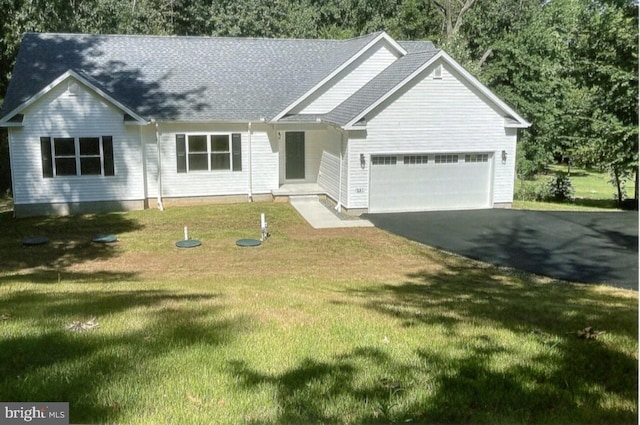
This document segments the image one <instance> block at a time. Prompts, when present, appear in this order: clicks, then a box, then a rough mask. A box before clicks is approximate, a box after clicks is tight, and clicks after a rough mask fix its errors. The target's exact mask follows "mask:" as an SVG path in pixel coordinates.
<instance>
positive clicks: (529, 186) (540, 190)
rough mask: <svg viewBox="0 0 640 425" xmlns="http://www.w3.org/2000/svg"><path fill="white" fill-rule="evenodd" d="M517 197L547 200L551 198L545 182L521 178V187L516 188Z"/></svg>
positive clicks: (527, 199) (529, 199)
mask: <svg viewBox="0 0 640 425" xmlns="http://www.w3.org/2000/svg"><path fill="white" fill-rule="evenodd" d="M515 198H516V199H520V200H521V201H537V202H540V201H545V200H547V199H548V198H549V191H548V187H547V185H546V184H544V183H537V182H535V181H526V180H520V187H518V188H517V189H516V193H515Z"/></svg>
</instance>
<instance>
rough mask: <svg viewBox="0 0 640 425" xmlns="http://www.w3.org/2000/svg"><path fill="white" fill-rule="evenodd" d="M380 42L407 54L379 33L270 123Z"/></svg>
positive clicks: (387, 37)
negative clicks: (382, 41) (384, 42)
mask: <svg viewBox="0 0 640 425" xmlns="http://www.w3.org/2000/svg"><path fill="white" fill-rule="evenodd" d="M380 40H384V41H386V42H387V43H389V45H390V46H391V47H393V48H394V49H395V50H396V51H397V52H398V53H399V54H400V55H401V56H404V55H406V54H407V51H406V50H405V49H403V48H402V46H400V44H398V42H397V41H395V40H394V39H393V38H391V37H390V36H389V34H387V33H386V32H384V31H383V32H381V33H380V34H379V35H378V36H377V37H376V38H374V39H373V40H371V41H370V42H369V43H368V44H367V45H366V46H364V47H363V48H362V49H360V50H359V51H358V52H357V53H356V54H355V55H353V56H352V57H351V58H349V60H347V61H346V62H344V63H343V64H342V65H340V66H339V67H338V68H337V69H336V70H335V71H333V72H332V73H331V74H329V75H327V76H326V77H325V78H324V79H322V81H320V82H319V83H318V84H316V85H315V86H313V87H312V88H311V89H310V90H309V91H307V92H306V93H305V94H303V95H302V96H301V97H300V98H298V99H297V100H296V101H294V102H293V103H292V104H290V105H289V106H287V107H286V108H285V109H284V110H282V112H280V113H279V114H278V115H276V116H275V117H273V119H272V120H271V122H276V121H278V120H280V119H281V118H282V117H284V116H285V115H286V114H287V113H289V112H290V111H291V110H292V109H294V108H295V107H296V106H298V105H299V104H300V103H302V102H304V101H305V100H306V99H307V98H309V97H310V96H311V95H312V94H313V93H315V92H316V91H318V90H319V89H320V88H321V87H322V86H324V85H325V84H326V83H327V82H328V81H330V80H331V79H332V78H334V77H335V76H336V75H338V74H340V72H342V71H343V70H344V69H345V68H347V67H348V66H349V65H350V64H352V63H353V62H355V61H356V60H357V59H358V58H359V57H361V56H362V55H364V54H365V53H366V52H367V51H368V50H369V49H371V48H372V47H373V46H375V45H376V44H377V43H378V42H379V41H380Z"/></svg>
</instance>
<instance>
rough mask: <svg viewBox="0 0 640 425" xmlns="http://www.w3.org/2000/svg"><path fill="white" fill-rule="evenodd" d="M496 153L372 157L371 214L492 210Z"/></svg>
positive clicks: (370, 183)
mask: <svg viewBox="0 0 640 425" xmlns="http://www.w3.org/2000/svg"><path fill="white" fill-rule="evenodd" d="M493 161H494V156H493V154H492V153H487V152H480V153H438V154H413V153H412V154H390V155H372V156H371V162H370V164H371V174H370V182H369V211H370V212H372V213H376V212H397V211H424V210H455V209H472V208H490V207H491V206H492V205H491V196H492V195H491V194H492V185H491V182H492V180H493V179H492V173H493Z"/></svg>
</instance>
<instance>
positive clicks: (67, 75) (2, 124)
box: [0, 69, 148, 127]
mask: <svg viewBox="0 0 640 425" xmlns="http://www.w3.org/2000/svg"><path fill="white" fill-rule="evenodd" d="M68 78H73V79H74V80H76V81H78V82H79V83H81V84H82V85H84V86H86V87H88V88H89V89H91V90H93V91H94V92H95V93H96V94H97V95H98V96H100V97H102V98H103V99H105V100H106V101H108V102H109V103H111V104H112V105H114V106H116V107H117V108H118V109H120V110H122V111H123V112H124V113H126V114H128V115H131V117H133V118H134V119H135V120H136V122H137V124H139V125H146V124H148V121H147V120H145V119H144V118H142V117H141V116H140V115H138V114H136V113H135V112H133V111H132V110H131V109H129V108H127V107H126V106H124V105H123V104H122V103H120V102H118V101H117V100H115V99H114V98H112V97H111V96H109V95H108V94H107V93H105V92H104V91H102V90H100V89H99V88H97V87H96V86H94V85H93V84H91V83H90V82H89V81H88V80H87V79H86V78H83V77H82V76H80V74H78V73H77V72H75V71H73V70H71V69H70V70H68V71H67V72H65V73H64V74H62V75H61V76H59V77H58V78H56V79H55V80H53V81H52V82H51V83H49V84H48V85H47V86H45V87H44V88H43V89H42V90H40V91H39V92H38V93H36V94H35V95H33V96H32V97H30V98H29V99H27V100H26V101H25V102H23V103H22V104H21V105H19V106H18V107H17V108H15V109H14V110H13V111H11V112H9V113H8V114H7V115H5V116H4V117H3V118H2V119H1V120H0V127H15V126H16V125H11V123H9V120H10V119H11V118H12V117H13V116H14V115H16V114H18V113H20V112H21V111H22V110H24V109H26V108H27V107H29V106H30V105H32V104H33V103H35V102H36V101H37V100H38V99H40V98H41V97H42V96H44V95H46V94H47V93H49V92H50V91H51V90H53V89H54V88H56V87H57V86H58V85H60V84H62V83H63V82H65V81H66V80H67V79H68Z"/></svg>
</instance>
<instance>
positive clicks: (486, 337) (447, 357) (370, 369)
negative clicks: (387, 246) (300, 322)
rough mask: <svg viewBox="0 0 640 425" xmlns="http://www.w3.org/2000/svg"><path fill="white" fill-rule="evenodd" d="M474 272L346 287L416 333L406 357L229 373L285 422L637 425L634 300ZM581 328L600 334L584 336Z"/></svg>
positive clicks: (384, 353)
mask: <svg viewBox="0 0 640 425" xmlns="http://www.w3.org/2000/svg"><path fill="white" fill-rule="evenodd" d="M480 267H483V268H478V266H477V264H475V263H470V264H469V265H468V266H463V267H460V266H452V265H447V267H446V268H445V270H444V271H442V272H439V273H432V272H426V271H425V272H419V273H415V274H411V275H409V276H407V281H406V282H405V283H401V284H388V285H380V286H373V287H369V288H366V289H359V290H353V291H351V295H353V296H355V297H357V299H359V300H361V301H362V302H363V303H364V307H365V309H368V310H371V311H372V312H374V313H375V314H379V315H382V316H386V317H388V318H390V319H392V320H393V321H395V322H397V326H399V327H400V328H401V329H402V328H404V329H407V330H409V329H410V330H411V332H412V333H420V332H423V334H422V338H423V339H424V343H423V344H421V346H420V347H419V348H417V349H414V350H413V351H412V352H411V353H405V354H406V355H405V356H400V355H397V354H394V355H391V354H390V351H389V350H387V349H385V348H384V346H381V348H378V347H362V348H357V349H353V350H352V351H350V352H348V353H346V354H340V355H334V356H333V357H330V358H329V359H324V360H317V359H313V358H305V359H302V360H300V361H299V362H298V363H297V364H296V365H295V366H294V367H292V368H290V369H289V370H287V371H284V372H282V373H276V374H273V373H269V372H266V373H265V372H262V371H259V370H255V369H253V368H251V367H250V366H249V365H247V364H246V363H245V362H243V361H240V360H239V361H232V362H230V363H229V369H230V370H229V373H230V374H232V375H233V376H234V377H235V378H236V380H237V382H239V384H240V385H241V386H242V387H243V388H244V389H246V390H250V389H251V388H256V387H260V386H265V385H266V386H267V387H269V388H272V390H273V393H274V397H275V399H276V401H277V406H278V416H277V419H276V423H281V424H288V423H344V422H349V423H362V424H368V423H402V422H412V423H455V424H459V423H492V424H493V423H573V424H583V423H615V424H622V423H629V424H635V423H637V419H638V418H637V402H638V398H637V390H638V383H637V376H638V363H637V355H636V354H634V353H637V347H638V345H637V334H638V324H637V314H638V307H637V298H633V297H628V298H627V297H625V296H618V295H616V294H615V293H609V292H602V293H601V292H598V291H593V290H592V288H590V287H588V286H582V285H569V284H561V283H544V284H543V283H539V282H537V281H535V280H533V279H532V278H530V277H529V275H525V274H514V275H513V276H510V275H509V274H508V272H505V271H503V270H501V269H498V268H493V267H489V268H486V267H484V266H480ZM340 304H341V303H340ZM358 305H361V304H360V303H358ZM390 323H392V322H390ZM586 326H594V327H595V328H596V329H599V330H605V331H606V334H604V335H602V336H600V337H599V338H598V339H597V340H594V339H581V338H579V337H578V332H579V331H580V330H582V329H584V328H585V327H586ZM436 334H437V335H436ZM356 337H357V336H356V335H354V338H356ZM443 338H444V339H445V340H446V342H445V346H444V347H443V345H442V344H443V343H442V340H443ZM436 340H437V341H439V342H432V341H436ZM620 340H624V341H627V342H626V343H620V342H619V341H620ZM634 341H635V342H634ZM625 344H626V345H625ZM412 357H414V358H415V357H417V358H418V360H417V361H416V360H410V358H412ZM381 370H382V372H381ZM381 373H382V375H381ZM385 376H386V378H388V379H385ZM252 423H255V424H257V423H272V421H264V422H261V421H260V420H255V421H253V422H252Z"/></svg>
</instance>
